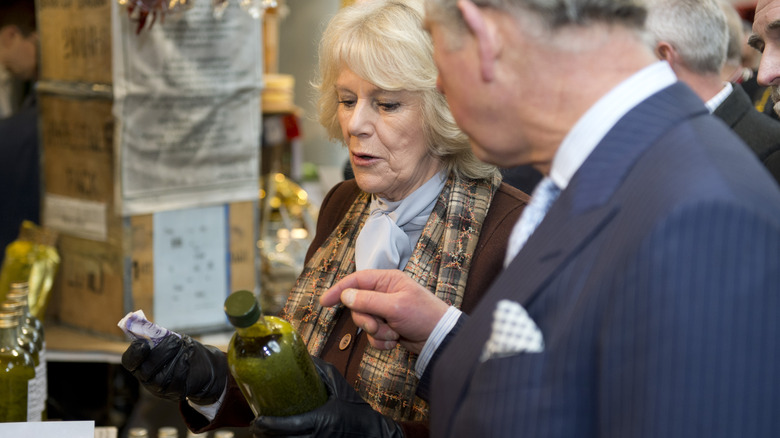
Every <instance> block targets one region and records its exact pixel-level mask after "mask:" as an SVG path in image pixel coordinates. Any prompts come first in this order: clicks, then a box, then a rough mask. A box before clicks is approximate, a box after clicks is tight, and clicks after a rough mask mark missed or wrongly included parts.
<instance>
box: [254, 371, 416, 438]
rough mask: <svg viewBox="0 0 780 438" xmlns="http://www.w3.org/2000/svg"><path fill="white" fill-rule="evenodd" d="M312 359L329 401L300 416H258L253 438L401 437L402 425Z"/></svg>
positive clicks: (338, 376) (336, 373)
mask: <svg viewBox="0 0 780 438" xmlns="http://www.w3.org/2000/svg"><path fill="white" fill-rule="evenodd" d="M312 359H313V360H314V365H315V366H316V368H317V371H318V372H319V374H320V377H321V378H322V380H323V382H324V383H325V387H326V388H327V390H328V401H327V402H325V404H324V405H322V406H320V407H318V408H316V409H314V410H312V411H309V412H306V413H304V414H300V415H291V416H289V417H264V416H259V417H257V418H256V419H255V422H254V424H253V425H252V433H253V434H254V436H255V438H268V437H283V436H284V437H342V436H344V437H346V436H348V437H366V438H403V436H404V434H403V431H402V430H401V426H400V425H399V424H398V423H396V422H395V421H393V420H392V419H390V418H388V417H385V416H384V415H382V414H380V413H379V412H377V411H375V410H374V409H373V408H372V407H371V405H369V404H368V403H366V402H364V401H363V399H362V398H360V395H358V393H357V392H356V391H355V390H354V389H352V386H350V385H349V383H347V381H346V380H345V379H344V377H342V376H341V374H340V373H339V372H338V370H337V369H336V368H335V367H334V366H333V365H331V364H329V363H327V362H325V361H323V360H322V359H320V358H317V357H312Z"/></svg>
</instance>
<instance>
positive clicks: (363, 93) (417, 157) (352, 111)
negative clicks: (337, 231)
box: [336, 68, 441, 201]
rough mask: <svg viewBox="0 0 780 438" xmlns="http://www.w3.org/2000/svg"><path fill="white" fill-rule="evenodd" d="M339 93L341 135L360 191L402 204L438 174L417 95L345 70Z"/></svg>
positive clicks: (338, 85)
mask: <svg viewBox="0 0 780 438" xmlns="http://www.w3.org/2000/svg"><path fill="white" fill-rule="evenodd" d="M336 94H337V95H338V99H339V107H338V118H339V124H340V125H341V132H342V134H343V135H344V142H345V143H346V144H347V147H348V148H349V160H350V163H351V164H352V170H353V172H354V173H355V180H356V181H357V184H358V186H360V188H361V189H363V190H364V191H366V192H368V193H374V194H376V195H378V196H381V197H382V198H386V199H389V200H391V201H398V200H401V199H403V198H405V197H406V196H408V195H409V194H411V193H412V192H414V191H415V190H416V189H417V188H418V187H420V186H421V185H423V184H424V183H425V182H426V181H428V180H429V179H430V178H431V177H432V176H433V175H435V174H436V173H437V172H438V171H439V169H440V168H441V162H440V161H439V160H437V159H435V158H434V157H432V156H430V155H429V154H428V149H427V147H426V140H425V134H424V132H423V124H424V123H425V122H424V120H423V114H422V108H421V105H422V99H421V97H420V95H419V94H418V93H416V92H413V91H387V90H383V89H381V88H378V87H376V86H375V85H373V84H372V83H370V82H368V81H366V80H365V79H363V78H362V77H360V76H358V75H357V74H355V73H354V72H353V71H352V70H350V69H348V68H344V69H343V70H342V71H341V74H340V75H339V77H338V80H337V81H336Z"/></svg>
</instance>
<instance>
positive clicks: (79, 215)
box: [44, 193, 108, 242]
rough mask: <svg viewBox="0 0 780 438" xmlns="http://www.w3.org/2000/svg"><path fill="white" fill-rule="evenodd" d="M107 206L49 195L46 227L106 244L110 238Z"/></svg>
mask: <svg viewBox="0 0 780 438" xmlns="http://www.w3.org/2000/svg"><path fill="white" fill-rule="evenodd" d="M106 210H107V207H106V204H105V203H103V202H96V201H88V200H84V199H76V198H71V197H68V196H60V195H54V194H51V193H47V194H46V197H45V198H44V211H45V212H46V214H45V215H44V221H45V222H44V225H45V226H47V227H49V228H52V229H55V230H57V231H61V232H64V233H69V234H73V235H74V236H79V237H83V238H86V239H92V240H98V241H101V242H105V241H106V238H107V236H108V225H107V223H106Z"/></svg>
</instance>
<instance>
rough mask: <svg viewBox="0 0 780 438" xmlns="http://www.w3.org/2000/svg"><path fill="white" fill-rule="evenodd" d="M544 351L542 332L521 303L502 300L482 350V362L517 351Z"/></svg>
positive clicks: (497, 306) (495, 311)
mask: <svg viewBox="0 0 780 438" xmlns="http://www.w3.org/2000/svg"><path fill="white" fill-rule="evenodd" d="M542 351H544V339H543V338H542V332H541V330H539V327H537V326H536V323H535V322H534V321H533V320H532V319H531V317H530V316H528V312H526V311H525V308H523V306H521V305H520V304H519V303H516V302H514V301H511V300H501V301H499V302H498V303H497V304H496V310H494V311H493V329H492V332H491V334H490V339H488V341H487V343H486V344H485V348H484V349H483V350H482V356H481V357H480V360H481V361H482V362H484V361H486V360H488V359H493V358H498V357H505V356H511V355H513V354H517V353H523V352H525V353H541V352H542Z"/></svg>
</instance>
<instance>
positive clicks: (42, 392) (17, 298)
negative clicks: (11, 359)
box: [3, 283, 49, 420]
mask: <svg viewBox="0 0 780 438" xmlns="http://www.w3.org/2000/svg"><path fill="white" fill-rule="evenodd" d="M5 298H6V302H7V303H12V304H6V303H3V306H7V305H11V306H13V307H14V308H19V309H21V311H22V316H21V320H20V322H19V332H20V334H21V335H22V338H23V339H25V340H28V341H29V342H30V343H31V346H30V348H28V351H30V354H32V355H33V360H34V361H35V382H36V383H35V384H36V393H35V399H36V402H37V403H38V404H39V408H40V410H41V415H40V419H41V420H46V418H47V414H46V404H47V400H48V397H49V394H48V387H49V386H48V385H49V382H48V376H47V370H46V338H45V337H44V332H43V323H41V321H40V320H39V319H38V318H36V317H35V316H33V315H32V313H31V312H30V305H29V302H30V301H29V287H28V285H27V283H11V287H10V290H9V291H8V294H7V295H6V297H5ZM33 347H34V348H33ZM32 350H36V351H37V354H38V360H36V358H35V353H34V352H33V351H32Z"/></svg>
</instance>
